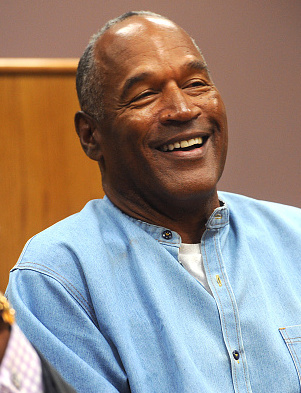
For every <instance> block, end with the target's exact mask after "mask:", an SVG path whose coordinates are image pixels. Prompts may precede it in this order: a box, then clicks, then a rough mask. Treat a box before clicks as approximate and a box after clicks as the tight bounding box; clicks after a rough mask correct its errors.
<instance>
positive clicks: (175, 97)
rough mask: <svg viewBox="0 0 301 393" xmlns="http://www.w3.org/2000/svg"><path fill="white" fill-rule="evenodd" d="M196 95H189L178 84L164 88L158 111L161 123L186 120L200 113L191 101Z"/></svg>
mask: <svg viewBox="0 0 301 393" xmlns="http://www.w3.org/2000/svg"><path fill="white" fill-rule="evenodd" d="M195 99H196V97H190V96H187V95H186V94H185V92H184V91H183V90H182V89H181V88H179V87H178V86H172V87H168V88H166V91H165V94H164V95H163V109H162V110H161V112H160V122H161V123H162V124H166V123H174V122H188V121H190V120H192V119H195V118H197V117H198V116H199V115H200V114H201V109H200V108H199V107H198V106H196V105H195V103H194V102H193V101H194V100H195Z"/></svg>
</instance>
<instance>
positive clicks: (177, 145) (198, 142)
mask: <svg viewBox="0 0 301 393" xmlns="http://www.w3.org/2000/svg"><path fill="white" fill-rule="evenodd" d="M202 143H203V138H202V137H198V138H192V139H189V140H183V141H180V142H175V143H170V144H169V145H164V146H163V147H162V150H163V151H173V150H174V149H179V148H180V147H181V148H184V147H189V146H193V145H201V144H202Z"/></svg>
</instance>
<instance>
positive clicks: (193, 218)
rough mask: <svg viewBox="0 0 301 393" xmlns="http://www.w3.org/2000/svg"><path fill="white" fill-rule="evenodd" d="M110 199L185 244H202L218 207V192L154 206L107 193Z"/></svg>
mask: <svg viewBox="0 0 301 393" xmlns="http://www.w3.org/2000/svg"><path fill="white" fill-rule="evenodd" d="M106 195H107V196H108V198H109V199H110V200H111V201H112V202H113V203H114V204H115V205H116V206H117V207H118V208H119V209H120V210H122V211H123V212H124V213H126V214H127V215H129V216H131V217H134V218H136V219H138V220H141V221H144V222H148V223H150V224H153V225H158V226H162V227H165V228H168V229H170V230H172V231H175V232H177V233H178V234H179V235H180V236H181V239H182V242H183V243H199V242H200V240H201V237H202V235H203V233H204V231H205V229H206V227H205V225H206V222H207V221H208V219H209V217H210V215H211V214H212V212H213V211H214V209H216V208H217V207H218V206H219V200H218V195H217V191H216V189H215V190H213V191H212V192H211V193H210V194H207V195H205V196H198V197H197V198H190V199H189V200H181V201H177V200H172V201H170V200H169V201H168V202H167V201H166V200H163V199H159V200H158V198H157V199H156V200H155V203H152V202H151V201H150V200H144V199H143V200H141V199H140V198H139V203H137V195H122V196H121V195H116V194H115V193H111V192H108V190H107V191H106Z"/></svg>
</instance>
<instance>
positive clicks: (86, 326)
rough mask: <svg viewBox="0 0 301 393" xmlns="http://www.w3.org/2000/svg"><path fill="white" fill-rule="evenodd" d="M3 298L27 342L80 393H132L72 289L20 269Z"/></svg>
mask: <svg viewBox="0 0 301 393" xmlns="http://www.w3.org/2000/svg"><path fill="white" fill-rule="evenodd" d="M6 294H7V296H8V298H9V301H10V303H11V305H12V306H13V307H14V309H15V310H16V320H17V322H18V324H19V325H20V327H21V328H22V330H23V331H24V333H25V334H26V336H27V337H28V339H29V340H30V341H31V342H32V343H33V345H34V346H35V347H36V348H37V349H38V350H39V351H40V352H41V353H42V354H43V355H44V356H45V358H46V359H47V360H48V361H49V362H50V363H51V364H52V365H53V366H54V367H55V368H56V369H57V370H58V371H59V372H60V374H61V375H62V376H63V378H64V379H65V380H66V381H67V382H68V383H69V384H70V385H71V386H73V387H74V388H75V389H76V390H77V391H78V392H79V393H80V392H107V393H116V392H130V389H129V385H128V380H127V377H126V373H125V371H124V368H123V366H122V363H121V360H120V358H119V354H118V351H117V349H116V347H115V346H114V344H113V343H112V342H111V340H110V338H109V337H108V336H107V334H106V332H105V331H102V332H101V331H100V329H99V327H98V326H97V321H96V320H93V319H92V318H91V315H90V313H89V312H87V305H86V304H85V302H83V301H81V300H80V299H81V298H84V297H83V296H82V295H81V294H79V293H78V291H77V289H76V288H74V287H73V286H72V284H71V283H66V281H65V280H63V279H62V278H60V276H59V275H56V276H54V275H53V274H51V273H50V272H49V271H43V269H40V271H37V270H35V269H33V268H32V265H31V267H30V268H26V266H25V265H24V266H23V268H21V269H20V268H18V269H14V270H13V271H12V272H11V274H10V281H9V285H8V289H7V293H6Z"/></svg>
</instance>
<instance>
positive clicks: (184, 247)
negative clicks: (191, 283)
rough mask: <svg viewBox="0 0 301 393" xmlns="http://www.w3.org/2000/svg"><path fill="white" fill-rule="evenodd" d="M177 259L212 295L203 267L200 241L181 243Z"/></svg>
mask: <svg viewBox="0 0 301 393" xmlns="http://www.w3.org/2000/svg"><path fill="white" fill-rule="evenodd" d="M179 261H180V263H181V265H183V266H184V267H185V269H186V270H187V271H188V272H189V273H190V274H191V275H192V276H193V277H194V278H196V279H197V280H198V281H199V282H200V283H201V284H202V285H203V287H204V288H205V289H206V290H207V291H208V292H209V293H210V295H212V292H211V289H210V287H209V285H208V281H207V277H206V273H205V269H204V264H203V258H202V254H201V243H197V244H187V243H181V247H180V251H179Z"/></svg>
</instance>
